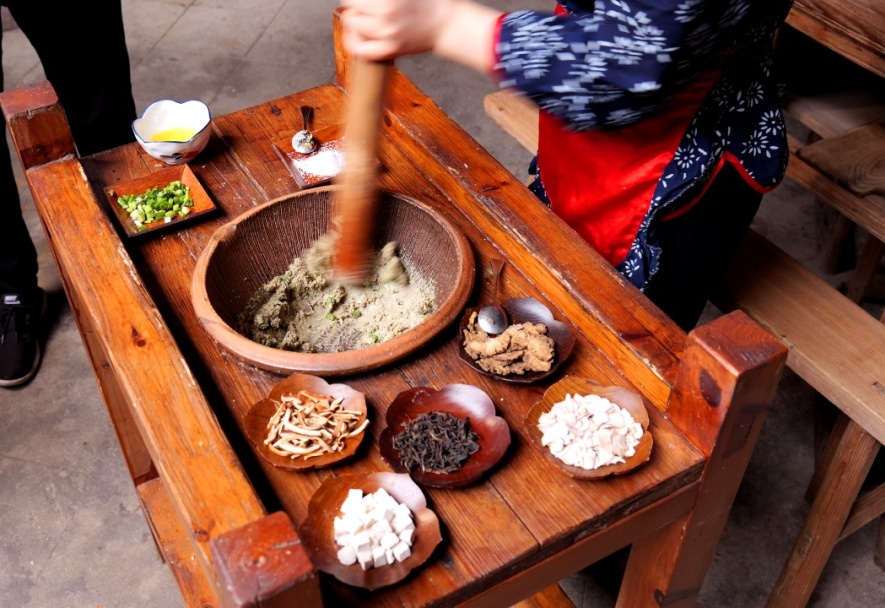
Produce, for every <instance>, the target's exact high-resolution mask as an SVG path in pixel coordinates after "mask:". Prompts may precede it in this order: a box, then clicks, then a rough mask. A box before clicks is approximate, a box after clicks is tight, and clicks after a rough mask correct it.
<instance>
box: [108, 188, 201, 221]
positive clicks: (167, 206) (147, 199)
mask: <svg viewBox="0 0 885 608" xmlns="http://www.w3.org/2000/svg"><path fill="white" fill-rule="evenodd" d="M108 194H110V195H111V196H115V193H114V191H113V190H108ZM117 204H119V205H120V206H121V207H123V208H124V209H125V210H126V212H127V213H129V217H131V218H132V221H133V222H135V225H136V226H137V227H138V229H139V230H142V228H143V225H144V224H152V223H154V222H166V223H168V222H171V221H172V220H173V219H175V218H176V217H185V216H187V215H189V214H190V212H191V209H190V208H191V207H193V206H194V199H193V198H191V195H190V188H189V187H188V186H186V185H185V184H183V183H182V182H181V181H179V180H175V181H174V182H171V183H169V184H168V185H167V186H165V187H163V188H151V189H149V190H148V191H147V192H144V193H142V194H124V195H123V196H120V197H119V198H117ZM145 229H146V228H145Z"/></svg>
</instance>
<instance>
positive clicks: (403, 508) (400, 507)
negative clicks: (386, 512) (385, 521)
mask: <svg viewBox="0 0 885 608" xmlns="http://www.w3.org/2000/svg"><path fill="white" fill-rule="evenodd" d="M393 516H394V517H408V518H409V519H411V518H412V511H411V510H410V509H409V506H408V505H407V504H405V503H398V504H397V505H396V506H395V507H394V508H393Z"/></svg>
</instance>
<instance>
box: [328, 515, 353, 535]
mask: <svg viewBox="0 0 885 608" xmlns="http://www.w3.org/2000/svg"><path fill="white" fill-rule="evenodd" d="M332 534H333V536H334V537H335V540H338V539H339V538H341V537H342V536H344V535H345V534H349V532H348V531H347V528H345V527H344V520H343V519H342V518H340V517H336V518H335V519H334V520H332Z"/></svg>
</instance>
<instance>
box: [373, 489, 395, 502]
mask: <svg viewBox="0 0 885 608" xmlns="http://www.w3.org/2000/svg"><path fill="white" fill-rule="evenodd" d="M372 498H373V499H374V500H375V504H377V505H385V506H386V505H390V503H391V501H393V506H394V507H395V506H396V499H395V498H394V497H393V496H391V495H390V493H389V492H388V491H387V490H385V489H384V488H378V489H377V490H375V492H374V493H373V494H372Z"/></svg>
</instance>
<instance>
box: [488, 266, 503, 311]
mask: <svg viewBox="0 0 885 608" xmlns="http://www.w3.org/2000/svg"><path fill="white" fill-rule="evenodd" d="M489 267H490V268H491V269H492V301H494V302H497V301H498V282H499V281H500V280H501V271H502V270H504V260H499V259H497V258H493V259H491V260H489Z"/></svg>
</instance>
